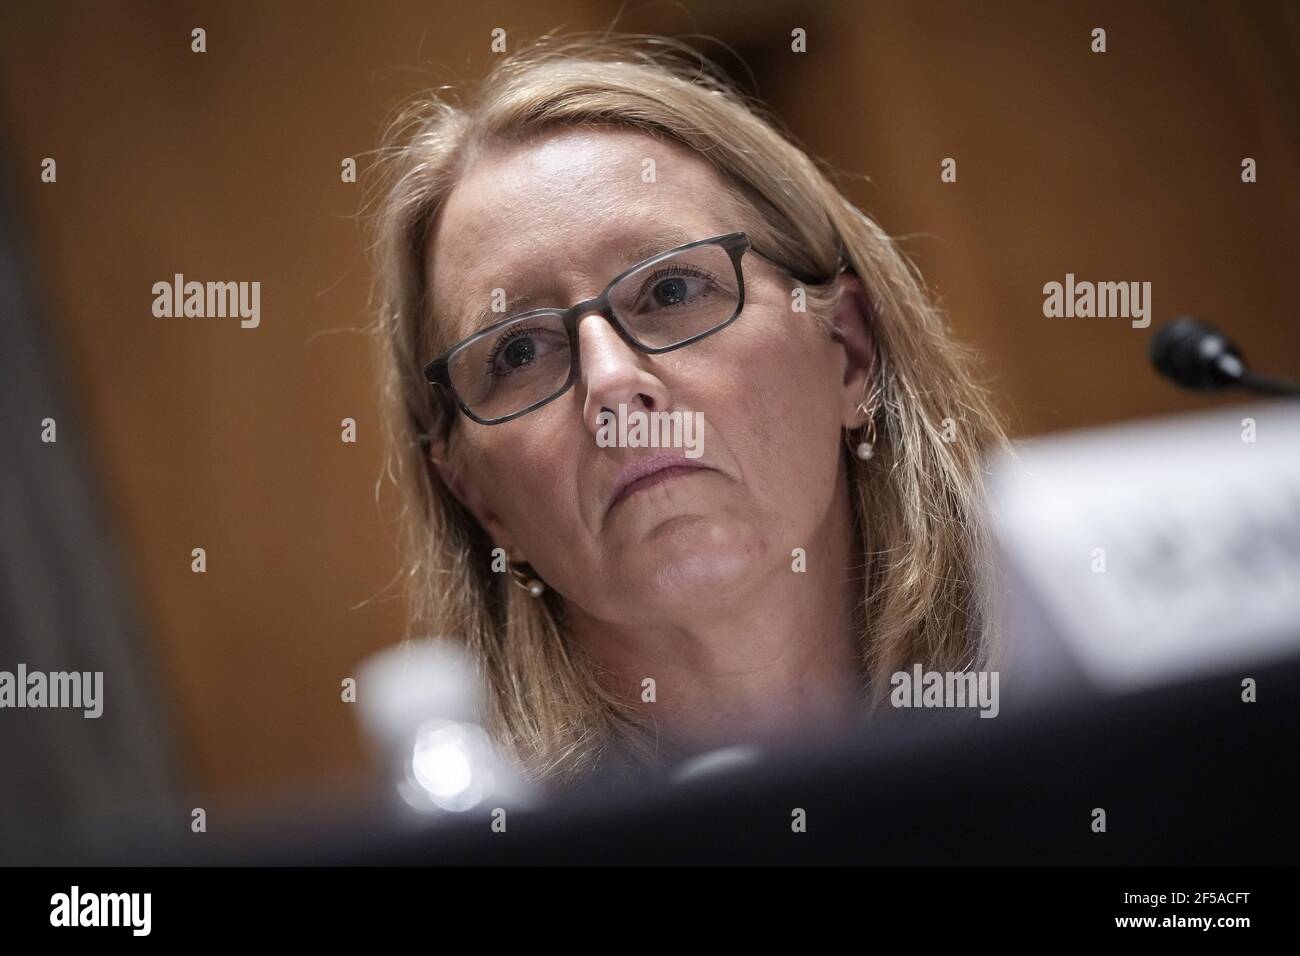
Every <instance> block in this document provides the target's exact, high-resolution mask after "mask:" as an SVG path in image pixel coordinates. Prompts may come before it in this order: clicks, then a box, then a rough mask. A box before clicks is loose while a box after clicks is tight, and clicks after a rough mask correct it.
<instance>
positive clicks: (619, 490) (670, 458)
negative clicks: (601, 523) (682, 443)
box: [607, 455, 708, 512]
mask: <svg viewBox="0 0 1300 956" xmlns="http://www.w3.org/2000/svg"><path fill="white" fill-rule="evenodd" d="M706 468H708V465H702V464H699V463H697V462H694V461H692V460H690V459H688V458H681V457H679V456H677V455H659V456H658V457H655V458H649V459H646V460H645V461H638V462H633V463H632V464H630V465H628V466H627V467H626V468H624V469H623V471H622V472H621V473H620V474H619V476H618V481H617V482H615V485H614V495H613V497H612V498H611V500H610V503H609V508H608V509H607V512H608V511H612V510H613V509H614V507H615V506H616V505H618V503H619V502H621V501H624V500H626V499H627V498H629V497H630V496H632V495H634V494H636V493H637V492H638V491H644V490H646V489H647V488H653V487H654V486H655V485H657V484H661V483H662V482H665V481H671V480H672V479H674V478H680V477H681V476H683V475H686V474H689V473H690V472H693V471H699V470H700V469H706Z"/></svg>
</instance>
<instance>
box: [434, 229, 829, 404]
mask: <svg viewBox="0 0 1300 956" xmlns="http://www.w3.org/2000/svg"><path fill="white" fill-rule="evenodd" d="M748 251H753V252H754V255H756V256H759V257H760V258H762V259H764V260H765V261H767V262H769V263H771V264H772V265H774V266H776V267H777V268H778V269H780V270H782V271H783V272H786V273H788V274H790V275H792V276H794V277H795V278H796V279H799V280H800V281H802V282H805V283H808V284H815V283H816V282H817V281H819V280H816V279H814V278H812V277H810V276H805V275H802V274H800V273H796V272H793V271H792V270H790V269H788V268H786V267H785V266H783V265H781V264H780V263H777V262H774V261H773V260H772V259H769V258H768V257H767V256H764V255H763V254H762V253H760V252H757V251H756V250H752V248H751V246H750V242H749V237H748V236H746V235H745V234H744V233H743V232H732V233H728V234H727V235H724V236H715V237H713V238H712V239H701V240H699V241H697V242H689V243H687V244H686V245H684V246H678V247H677V248H675V249H669V250H668V251H667V252H663V253H660V254H659V255H656V256H651V257H650V258H649V259H646V260H644V261H643V262H639V263H637V264H636V265H634V266H632V267H630V268H628V269H626V270H624V271H623V272H621V273H619V274H618V275H617V276H615V277H614V279H613V280H612V281H611V282H610V283H609V285H608V286H606V287H605V291H604V292H602V293H601V294H600V295H598V296H596V298H594V299H588V300H586V301H585V302H579V303H578V304H577V305H574V306H571V307H570V308H568V309H534V310H532V311H529V312H524V313H521V314H520V315H516V316H512V317H510V318H507V319H503V320H502V321H500V322H496V323H494V324H493V325H490V326H488V327H487V328H486V329H483V330H482V331H481V332H476V333H475V334H474V335H471V336H470V337H469V338H467V339H465V340H463V341H462V342H460V343H458V344H456V345H454V346H452V347H451V348H450V349H448V350H447V351H446V352H444V353H443V354H442V355H440V356H438V357H437V358H436V359H434V360H433V361H432V362H430V363H429V364H428V365H426V366H425V368H424V375H425V378H427V379H428V380H429V381H430V382H431V383H433V384H434V385H439V386H441V387H442V388H444V389H445V390H446V391H447V392H449V393H450V396H451V398H452V400H453V401H454V402H455V403H456V405H457V407H459V408H460V410H461V411H462V412H464V413H465V415H466V416H468V417H469V418H470V419H472V420H473V421H475V422H478V423H479V424H480V425H500V424H501V423H503V422H508V421H511V420H512V419H515V418H519V417H520V416H521V415H527V414H528V413H529V412H531V411H535V410H537V409H538V408H541V407H542V406H543V405H545V404H547V403H548V402H552V401H554V400H555V399H557V398H559V397H560V396H561V395H563V394H564V393H565V392H566V391H568V390H569V388H570V387H572V385H573V383H574V381H575V380H576V379H577V377H578V372H579V368H580V366H579V356H578V319H579V318H580V317H581V316H586V315H589V314H592V313H599V314H600V315H602V316H603V317H604V318H605V320H606V321H607V322H609V324H610V325H612V326H613V327H614V329H615V331H616V332H618V335H619V337H620V338H622V339H623V341H624V342H626V343H627V344H628V345H630V346H632V347H633V348H635V349H637V350H639V351H641V352H645V353H647V354H649V355H659V354H662V353H664V352H671V351H673V350H674V349H680V348H682V347H684V346H687V345H692V344H694V343H695V342H698V341H700V339H703V338H705V337H707V336H710V335H712V334H713V333H715V332H720V331H722V330H723V329H725V328H726V327H727V326H728V325H730V324H731V323H732V322H734V321H735V320H736V318H737V317H738V316H739V315H740V312H741V310H742V309H743V308H744V307H745V274H744V271H743V270H742V268H741V260H742V259H743V257H744V255H745V253H746V252H748Z"/></svg>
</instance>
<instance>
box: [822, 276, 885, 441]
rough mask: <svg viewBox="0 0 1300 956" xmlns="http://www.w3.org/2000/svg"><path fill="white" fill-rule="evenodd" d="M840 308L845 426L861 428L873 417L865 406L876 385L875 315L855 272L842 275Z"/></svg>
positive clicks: (837, 334)
mask: <svg viewBox="0 0 1300 956" xmlns="http://www.w3.org/2000/svg"><path fill="white" fill-rule="evenodd" d="M836 281H837V282H838V283H839V284H840V297H839V304H838V305H837V306H836V308H835V314H834V315H833V316H832V321H833V324H834V328H833V330H832V332H831V338H832V339H833V340H834V341H835V342H836V343H837V344H838V345H839V346H840V348H841V349H843V356H844V374H843V379H842V382H841V394H842V396H843V424H844V427H845V428H848V429H854V428H860V427H861V426H863V425H865V424H866V423H867V420H868V419H869V418H870V417H871V416H870V413H869V412H867V411H863V409H862V407H861V406H862V404H863V403H864V402H865V401H866V396H867V395H868V394H869V393H870V392H871V389H872V387H873V386H874V385H875V384H876V383H875V381H874V378H875V376H876V374H877V371H878V370H877V369H876V337H875V328H874V325H875V323H874V317H875V314H874V312H873V311H872V309H871V297H870V295H869V294H868V293H867V289H866V286H865V285H863V283H862V280H861V279H860V278H858V276H857V275H855V274H854V273H852V272H845V273H841V274H840V276H839V277H838V278H837V279H836Z"/></svg>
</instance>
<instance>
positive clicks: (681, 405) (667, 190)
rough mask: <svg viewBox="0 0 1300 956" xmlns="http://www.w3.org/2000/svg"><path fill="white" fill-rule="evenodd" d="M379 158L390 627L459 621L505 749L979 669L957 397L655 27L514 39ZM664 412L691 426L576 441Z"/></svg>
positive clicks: (544, 773) (807, 189)
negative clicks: (392, 497)
mask: <svg viewBox="0 0 1300 956" xmlns="http://www.w3.org/2000/svg"><path fill="white" fill-rule="evenodd" d="M385 159H386V164H387V172H388V176H387V178H386V179H385V180H384V185H383V194H382V197H381V200H380V208H379V210H378V214H377V228H378V241H377V243H376V247H375V248H376V250H377V253H378V257H379V267H380V275H381V281H382V295H381V298H382V312H381V316H380V321H379V325H378V331H379V334H380V337H381V340H382V344H383V357H384V363H385V371H386V386H387V390H386V395H387V399H388V401H389V403H390V406H391V410H392V416H391V423H392V431H393V434H392V449H393V455H392V458H391V473H392V474H393V476H394V477H395V479H396V481H397V483H398V485H399V487H400V488H401V489H402V492H403V495H404V500H405V502H406V504H407V509H406V519H407V520H406V526H407V528H408V530H409V559H408V560H409V563H408V567H407V571H408V581H409V583H410V587H411V597H412V600H413V604H414V612H413V615H412V634H413V635H417V636H422V635H427V634H431V633H436V634H442V635H446V636H450V637H454V638H455V639H457V640H461V641H464V642H465V644H466V646H467V647H468V649H469V650H470V652H471V653H472V654H473V655H474V657H475V659H476V660H477V661H478V662H479V663H480V665H481V667H482V670H483V675H484V678H485V681H486V684H487V687H488V692H489V702H488V713H487V722H488V726H489V729H490V731H491V732H492V734H493V736H494V737H495V739H496V740H497V741H498V742H499V744H500V745H501V746H502V747H503V748H504V749H506V750H507V752H509V753H511V754H513V755H514V756H515V757H516V758H517V759H518V760H519V761H520V762H521V763H522V764H523V765H524V766H525V767H526V768H528V769H529V770H530V771H531V773H532V774H534V775H535V776H536V777H537V778H539V779H541V780H544V781H547V782H549V783H551V784H553V785H555V786H560V787H562V786H567V785H570V784H573V783H577V782H579V781H582V780H583V779H584V778H586V777H588V776H589V775H590V774H591V773H592V772H593V771H594V770H596V769H598V768H606V767H608V766H637V765H639V766H645V765H655V764H656V763H657V762H661V761H664V760H665V759H669V760H671V759H678V758H680V757H683V756H685V755H688V754H692V753H698V752H700V751H704V750H708V749H710V748H713V747H717V746H720V745H723V744H727V743H732V742H742V741H767V742H778V741H784V740H789V739H791V738H794V737H797V736H798V735H801V734H806V733H809V732H812V731H815V732H818V733H824V732H827V731H831V730H839V729H844V728H848V727H852V726H854V725H860V724H861V722H862V721H863V719H864V718H865V717H866V716H867V715H868V714H869V713H870V712H871V710H872V709H873V708H874V707H875V706H877V705H879V704H880V703H881V701H882V700H884V699H886V698H887V695H888V692H889V680H890V676H891V675H892V674H893V673H895V672H896V671H900V670H905V669H910V668H911V667H912V665H913V664H916V663H921V664H923V665H924V666H925V667H926V668H927V669H939V670H960V669H965V668H969V667H972V666H977V667H978V666H981V664H982V663H983V662H984V661H985V660H986V657H987V653H988V650H989V648H988V642H987V638H986V634H985V620H986V615H985V610H984V601H983V598H982V595H981V589H980V585H979V572H980V569H981V567H982V564H983V560H984V559H983V547H984V545H983V537H984V536H983V532H982V530H981V528H980V527H979V524H978V517H977V515H978V505H977V502H978V494H979V487H978V476H979V462H980V460H981V458H982V456H983V454H984V453H985V452H986V451H987V450H988V449H989V447H990V446H991V445H994V444H996V443H998V442H999V441H1001V434H1000V431H999V428H998V425H997V423H996V421H995V417H994V415H993V412H992V410H991V406H990V404H989V401H988V399H987V397H986V396H985V394H984V393H983V391H982V390H981V389H980V388H979V387H978V386H977V385H976V384H975V382H974V380H973V378H972V375H971V372H970V370H969V368H968V361H967V358H966V356H965V354H964V353H963V351H962V350H961V349H959V347H958V346H957V345H955V344H954V343H953V341H952V340H951V339H950V338H949V336H948V334H947V332H946V331H945V327H944V323H943V320H942V318H941V316H940V315H939V313H938V312H937V311H936V309H935V308H934V307H933V306H932V305H931V303H930V302H929V301H928V300H927V297H926V295H925V293H924V290H923V287H922V285H921V283H920V281H919V279H918V277H917V276H916V275H915V274H914V273H913V271H912V270H911V268H910V266H909V264H908V263H907V261H906V260H905V259H904V258H903V256H902V255H901V254H900V252H899V251H898V249H897V248H896V247H895V245H894V243H893V242H892V241H891V239H890V238H889V237H888V236H887V235H886V234H885V233H884V232H882V231H881V229H880V228H879V227H878V226H877V225H876V224H875V223H874V222H872V220H871V219H870V218H868V217H867V216H866V215H864V214H863V213H862V212H860V211H859V210H857V209H856V208H854V207H853V206H852V205H851V204H850V203H849V202H848V201H847V200H846V199H845V198H844V197H843V196H841V195H840V193H839V192H838V191H837V190H836V189H835V187H834V186H832V185H831V183H830V182H829V181H828V180H827V179H826V177H825V176H824V175H823V174H822V173H821V172H820V171H819V169H818V167H817V166H816V165H815V164H814V163H813V162H812V161H811V160H810V159H809V158H808V156H807V155H805V154H804V153H803V152H802V151H801V150H800V149H799V148H798V147H797V146H795V145H793V144H792V143H791V142H790V141H789V139H788V138H786V137H785V136H783V135H782V134H781V133H779V132H778V131H777V127H776V125H775V121H774V120H773V119H771V118H770V117H767V116H765V114H764V113H763V112H762V110H761V108H760V107H758V106H757V105H755V104H753V103H752V102H749V101H747V100H746V99H745V98H743V97H742V96H741V95H739V94H738V93H736V92H735V91H734V90H733V89H732V88H730V87H729V86H728V85H727V83H726V82H725V80H723V79H722V78H721V76H720V75H719V74H718V73H717V71H716V70H714V69H712V68H711V67H709V66H708V65H707V64H705V63H704V62H703V61H702V60H701V59H700V58H699V57H698V56H693V55H692V54H691V51H690V50H689V49H688V48H685V47H683V46H681V45H680V44H675V43H670V42H668V41H662V40H649V41H647V40H644V39H640V40H638V39H618V40H611V39H609V38H608V37H606V38H602V39H598V40H588V39H579V40H571V41H568V42H565V43H562V44H548V43H546V42H545V41H544V42H543V43H541V44H538V45H537V46H535V47H533V48H530V49H528V50H525V51H523V52H522V53H518V54H515V55H513V56H511V57H510V58H508V59H505V60H504V61H503V62H502V63H500V64H499V65H498V66H497V67H496V68H495V69H494V70H493V71H492V73H491V74H490V75H489V76H488V77H487V79H486V80H485V82H484V83H483V84H482V87H481V89H480V90H479V92H478V93H477V95H476V96H475V97H474V98H473V100H472V101H471V103H470V104H469V105H468V106H465V107H461V106H456V105H452V104H451V103H450V102H447V101H445V100H443V99H440V98H425V99H421V100H420V101H418V102H417V103H415V104H414V106H412V107H411V108H410V109H408V110H407V111H406V113H404V114H403V115H402V116H401V117H400V118H399V119H398V121H397V122H396V123H395V124H394V127H393V131H392V134H391V139H390V145H389V146H388V148H387V149H386V151H385ZM673 412H679V413H681V415H679V421H687V422H698V423H699V425H700V429H699V434H698V435H697V436H695V437H696V438H697V439H698V441H696V442H695V446H694V448H695V451H696V452H697V454H696V455H694V456H693V457H692V456H691V450H692V449H690V448H683V447H677V448H654V447H645V446H644V443H643V444H642V445H641V446H635V445H633V444H630V443H629V442H628V441H626V440H625V441H624V442H623V443H622V444H621V445H617V444H616V445H614V446H611V444H610V442H609V440H608V439H609V438H610V436H611V435H612V434H613V433H614V431H615V430H614V429H613V428H611V427H609V426H611V425H612V423H613V422H614V421H615V419H616V417H617V416H623V418H624V419H626V418H628V417H629V416H633V415H637V414H639V415H641V416H642V417H643V420H648V419H649V416H651V415H652V414H653V413H673ZM602 436H603V437H604V439H606V440H604V441H601V440H599V439H601V438H602Z"/></svg>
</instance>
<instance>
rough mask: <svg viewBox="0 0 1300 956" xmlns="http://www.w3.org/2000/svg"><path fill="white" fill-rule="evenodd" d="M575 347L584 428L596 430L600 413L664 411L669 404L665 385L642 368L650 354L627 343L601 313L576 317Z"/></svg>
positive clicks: (597, 429) (599, 422) (669, 400)
mask: <svg viewBox="0 0 1300 956" xmlns="http://www.w3.org/2000/svg"><path fill="white" fill-rule="evenodd" d="M578 350H579V353H580V355H581V359H580V361H581V365H582V384H583V386H584V387H585V389H586V397H585V399H584V400H583V409H582V417H583V421H584V422H585V423H586V425H587V428H588V430H589V431H590V432H591V433H592V434H593V435H595V434H596V433H597V432H599V430H600V424H601V421H600V413H601V411H603V410H605V409H608V410H609V411H611V412H613V413H614V414H618V406H619V405H626V406H627V407H628V411H633V410H640V411H646V412H652V411H667V410H668V408H669V406H670V405H671V402H672V400H671V396H670V395H669V393H668V387H667V386H666V385H664V383H663V382H662V381H661V380H660V379H659V377H658V376H657V375H655V374H654V373H653V372H652V371H650V370H649V369H647V368H646V365H647V361H648V360H650V359H652V356H649V355H646V354H645V353H644V352H640V351H638V350H637V349H634V348H633V347H632V346H630V345H628V344H627V343H626V342H624V341H623V339H622V338H621V337H620V336H619V334H618V332H617V331H616V330H615V329H614V327H613V326H612V325H610V323H609V322H607V321H606V320H605V318H604V316H602V315H599V314H597V313H593V314H591V315H588V316H584V317H583V318H581V319H579V320H578Z"/></svg>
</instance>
